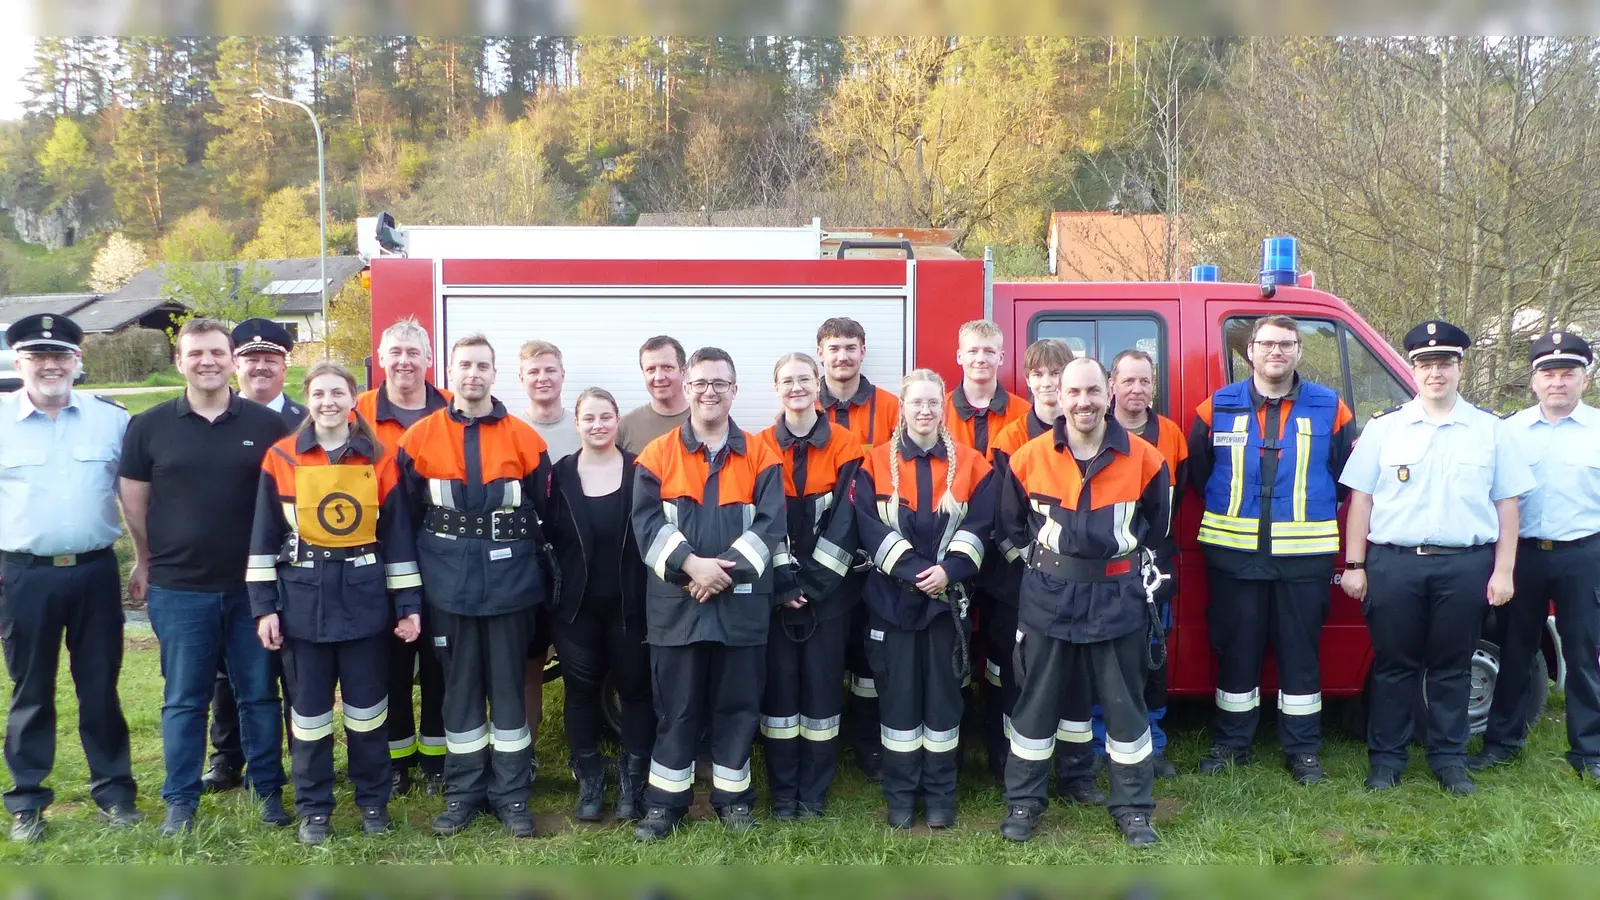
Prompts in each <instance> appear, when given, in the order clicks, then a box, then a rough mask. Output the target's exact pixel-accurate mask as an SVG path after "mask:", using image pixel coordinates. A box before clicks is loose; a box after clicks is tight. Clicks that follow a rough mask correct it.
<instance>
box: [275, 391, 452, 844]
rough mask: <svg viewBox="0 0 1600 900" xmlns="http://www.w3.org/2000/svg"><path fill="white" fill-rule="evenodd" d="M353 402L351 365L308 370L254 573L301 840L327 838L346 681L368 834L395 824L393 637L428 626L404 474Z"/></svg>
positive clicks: (281, 447) (278, 451)
mask: <svg viewBox="0 0 1600 900" xmlns="http://www.w3.org/2000/svg"><path fill="white" fill-rule="evenodd" d="M355 398H356V380H355V378H354V377H353V376H351V374H350V373H349V372H348V371H346V370H345V369H344V367H342V366H339V365H337V364H335V363H331V362H321V363H317V364H316V365H314V366H312V367H311V370H310V371H309V372H307V373H306V379H305V405H306V408H307V410H308V411H309V415H308V416H307V417H306V419H305V421H303V422H302V423H301V424H300V427H299V429H298V430H296V431H295V432H294V433H293V434H291V435H289V436H288V437H286V438H284V439H283V440H281V441H279V442H278V443H276V444H274V445H273V446H272V448H271V449H270V450H268V451H267V455H266V458H265V459H264V460H263V461H262V463H261V468H262V476H261V489H260V491H259V492H258V494H257V498H256V515H255V525H254V529H253V533H252V535H251V538H250V559H249V568H248V569H247V571H246V575H245V580H246V581H247V582H248V584H249V588H250V611H251V613H252V614H253V615H255V617H256V632H257V634H258V636H259V637H260V639H261V643H262V645H264V646H265V647H266V648H267V649H268V650H281V651H282V653H283V670H284V679H285V681H286V682H287V683H288V687H289V696H288V698H287V701H288V705H289V710H290V744H289V753H290V761H291V769H292V772H293V777H294V805H295V812H296V813H297V814H298V815H299V817H300V829H299V838H300V840H301V842H303V843H306V844H313V845H315V844H321V843H322V842H323V841H326V840H327V839H328V835H329V832H330V828H329V824H328V818H329V815H330V814H331V813H332V812H333V744H334V739H333V718H334V717H333V696H334V690H335V689H336V688H337V689H338V691H339V693H340V696H341V698H342V700H343V706H344V728H345V735H346V743H347V746H348V750H349V758H350V759H349V774H350V782H351V784H352V785H353V786H354V787H355V799H356V805H357V806H358V807H360V809H361V829H362V831H364V832H365V833H367V834H369V835H374V834H380V833H382V832H385V831H388V830H389V828H390V820H389V810H388V805H389V791H390V769H389V744H388V735H387V732H386V731H385V729H384V723H385V721H386V720H387V719H388V710H389V700H388V694H389V686H388V676H387V673H388V665H389V635H390V633H391V632H392V633H393V634H394V635H395V636H397V637H399V638H400V639H401V640H404V641H407V642H411V641H415V640H416V639H417V635H418V632H419V631H420V630H421V618H420V613H421V606H422V598H421V590H420V589H421V587H422V579H421V576H420V575H419V574H418V571H417V555H416V547H415V542H414V534H413V529H412V526H411V522H410V516H409V514H408V512H407V510H406V506H405V503H404V502H403V499H402V494H401V492H400V491H398V490H396V489H395V488H396V487H397V485H398V482H399V473H398V469H397V468H396V466H395V463H394V456H393V453H392V448H387V447H384V446H383V445H382V444H380V443H379V442H378V439H377V436H376V435H375V434H374V433H373V430H372V427H371V425H370V424H368V423H367V421H366V420H365V419H363V418H361V417H360V416H359V415H355V414H354V412H353V411H354V409H355Z"/></svg>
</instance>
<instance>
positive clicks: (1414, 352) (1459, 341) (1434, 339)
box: [1405, 319, 1472, 362]
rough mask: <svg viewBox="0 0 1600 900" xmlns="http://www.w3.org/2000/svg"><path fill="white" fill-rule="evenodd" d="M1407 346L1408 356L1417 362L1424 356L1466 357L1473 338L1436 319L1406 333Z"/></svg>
mask: <svg viewBox="0 0 1600 900" xmlns="http://www.w3.org/2000/svg"><path fill="white" fill-rule="evenodd" d="M1405 344H1406V356H1408V357H1410V358H1411V360H1412V361H1413V362H1415V361H1416V360H1418V359H1420V358H1422V357H1424V356H1440V355H1443V356H1454V357H1457V358H1459V357H1462V356H1466V355H1467V348H1468V347H1470V346H1472V338H1470V337H1468V336H1467V333H1466V332H1465V331H1462V330H1461V329H1460V328H1459V327H1457V326H1455V325H1451V324H1450V323H1449V322H1445V321H1443V320H1440V319H1434V320H1433V321H1431V322H1423V323H1422V324H1421V325H1418V326H1417V327H1415V328H1413V329H1411V330H1410V331H1408V332H1406V340H1405Z"/></svg>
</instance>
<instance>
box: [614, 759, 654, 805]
mask: <svg viewBox="0 0 1600 900" xmlns="http://www.w3.org/2000/svg"><path fill="white" fill-rule="evenodd" d="M649 770H650V757H648V756H634V755H633V754H632V753H628V754H625V755H624V756H623V757H622V758H621V759H619V760H617V818H618V819H619V820H621V821H623V822H632V821H635V820H637V819H638V818H639V817H641V816H643V815H644V786H645V779H646V777H647V776H646V773H648V772H649Z"/></svg>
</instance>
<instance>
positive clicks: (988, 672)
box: [978, 338, 1105, 802]
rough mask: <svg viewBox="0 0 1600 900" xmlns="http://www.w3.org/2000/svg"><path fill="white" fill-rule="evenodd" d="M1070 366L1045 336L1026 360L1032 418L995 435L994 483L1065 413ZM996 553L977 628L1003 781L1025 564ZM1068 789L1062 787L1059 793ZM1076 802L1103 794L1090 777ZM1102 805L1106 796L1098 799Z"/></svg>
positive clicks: (986, 734)
mask: <svg viewBox="0 0 1600 900" xmlns="http://www.w3.org/2000/svg"><path fill="white" fill-rule="evenodd" d="M1069 362H1072V348H1070V347H1068V346H1067V344H1066V342H1065V341H1062V340H1058V339H1056V338H1043V339H1041V340H1037V341H1034V342H1033V344H1031V345H1030V346H1029V347H1028V352H1027V353H1026V354H1025V355H1024V356H1023V362H1022V367H1023V372H1024V374H1025V375H1026V376H1027V379H1028V392H1029V393H1030V394H1032V395H1033V405H1032V406H1031V407H1030V408H1029V409H1028V414H1027V415H1025V416H1022V417H1021V418H1017V419H1013V420H1012V422H1011V424H1010V425H1007V426H1006V427H1005V428H1004V429H1002V430H1001V431H1000V433H999V434H998V435H996V436H995V439H994V443H993V446H992V447H991V448H990V449H991V451H992V452H993V454H994V467H995V469H996V476H995V481H996V484H1002V483H1004V478H1003V475H1002V474H1000V473H1003V472H1004V470H1005V468H1006V466H1007V465H1008V464H1009V461H1010V457H1011V455H1012V454H1014V453H1016V452H1017V451H1018V450H1020V449H1022V445H1023V444H1026V443H1027V442H1029V441H1031V440H1033V439H1034V438H1036V437H1038V436H1039V435H1041V434H1044V433H1046V432H1048V431H1049V430H1050V429H1051V427H1052V424H1053V423H1054V422H1055V420H1056V418H1057V417H1058V416H1060V415H1061V372H1062V370H1063V369H1065V368H1066V366H1067V363H1069ZM994 548H995V552H994V553H991V554H989V555H988V558H986V559H985V560H984V564H983V573H982V574H981V575H980V576H979V580H978V603H979V607H978V608H979V613H978V626H979V627H980V628H982V629H983V647H984V656H985V659H984V666H983V679H984V684H985V685H986V687H985V694H984V700H983V718H982V725H983V742H984V747H985V749H986V750H987V754H988V757H989V770H990V772H991V773H993V774H994V776H995V777H996V778H997V779H999V780H1001V781H1004V780H1005V769H1006V755H1007V754H1008V753H1009V752H1010V747H1011V745H1010V743H1009V742H1010V731H1011V709H1012V707H1014V706H1016V703H1017V679H1016V677H1015V674H1014V673H1013V672H1012V670H1011V652H1012V650H1013V649H1015V647H1016V644H1017V590H1018V588H1019V586H1020V585H1021V584H1022V562H1021V557H1020V556H1019V555H1018V552H1017V548H1015V547H1013V546H1011V544H1010V542H1009V541H1007V540H1006V539H1005V535H1003V534H999V533H998V532H997V533H996V534H995V535H994ZM1066 787H1068V785H1066V784H1065V783H1062V784H1058V785H1057V790H1058V791H1061V790H1063V789H1064V788H1066ZM1070 787H1071V788H1072V790H1073V791H1074V792H1075V793H1079V794H1081V796H1075V797H1074V799H1077V800H1079V801H1080V802H1087V801H1089V800H1094V799H1096V797H1095V796H1094V795H1096V794H1098V793H1099V791H1098V789H1097V788H1095V787H1094V782H1093V780H1092V779H1084V780H1080V781H1079V782H1078V783H1076V784H1073V785H1071V786H1070ZM1098 799H1099V801H1100V802H1104V800H1105V798H1104V795H1099V797H1098Z"/></svg>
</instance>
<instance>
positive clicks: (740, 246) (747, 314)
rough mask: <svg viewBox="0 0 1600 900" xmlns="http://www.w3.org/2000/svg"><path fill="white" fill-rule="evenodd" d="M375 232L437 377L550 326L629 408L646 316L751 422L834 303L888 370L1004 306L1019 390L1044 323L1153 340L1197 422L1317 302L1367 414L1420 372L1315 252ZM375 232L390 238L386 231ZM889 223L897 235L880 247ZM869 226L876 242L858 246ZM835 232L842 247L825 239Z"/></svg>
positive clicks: (939, 357) (1475, 701)
mask: <svg viewBox="0 0 1600 900" xmlns="http://www.w3.org/2000/svg"><path fill="white" fill-rule="evenodd" d="M360 234H361V235H362V242H363V253H364V255H367V256H368V258H369V259H370V260H371V285H372V317H373V322H372V326H373V327H372V333H373V338H374V341H376V340H377V338H378V336H379V334H380V333H381V331H382V330H383V328H384V327H386V326H387V325H389V324H390V323H392V322H394V321H396V320H397V319H399V318H401V317H403V316H408V315H409V316H415V317H416V318H417V319H418V320H419V321H420V322H421V323H422V324H423V325H424V326H425V327H426V328H427V329H428V333H429V334H430V335H431V336H432V338H433V341H434V360H435V366H436V369H435V373H434V374H435V377H436V378H442V377H443V373H444V367H445V365H446V359H445V356H446V350H447V348H448V347H449V346H450V344H451V342H452V341H454V340H455V339H456V338H458V337H460V336H462V335H464V334H469V333H474V332H479V333H482V334H484V335H486V336H487V337H488V338H489V340H490V342H491V343H492V344H493V345H494V347H495V350H496V353H497V354H498V356H499V357H500V358H501V359H503V360H504V359H515V358H516V352H517V348H518V347H519V345H520V344H521V343H522V342H523V341H525V340H528V339H531V338H535V337H537V338H539V339H542V340H547V341H551V342H553V343H555V344H556V345H557V346H559V347H561V349H562V352H563V354H564V356H565V359H566V365H567V379H566V390H567V392H568V393H569V394H571V395H573V396H575V395H576V394H577V392H578V391H580V390H582V389H583V388H584V387H587V386H589V385H600V386H603V387H606V388H608V389H609V390H611V391H612V392H613V393H614V394H616V396H617V398H618V400H619V402H620V403H621V405H622V407H623V408H624V409H629V408H632V407H633V406H637V405H640V404H643V403H645V402H647V400H648V397H647V395H646V394H645V392H644V386H643V382H642V379H641V377H640V374H639V370H638V366H637V359H636V357H635V349H636V348H637V347H638V346H639V345H640V344H641V343H643V341H644V340H645V338H647V337H649V336H651V335H656V334H671V335H673V336H675V337H676V338H678V339H679V340H680V341H681V342H682V343H683V344H684V345H685V346H686V347H689V348H694V347H700V346H707V345H711V346H718V347H722V348H724V349H726V350H727V351H728V352H729V353H731V354H732V356H733V358H734V360H735V361H736V363H737V364H738V366H739V367H740V369H741V370H742V371H743V372H744V376H743V379H742V380H743V388H744V389H743V390H742V391H741V392H740V394H739V397H738V400H737V401H736V403H735V405H734V411H733V414H734V418H735V420H736V421H739V422H741V423H742V424H743V425H744V426H745V427H748V428H752V429H755V428H760V427H764V426H765V425H766V423H768V422H770V421H771V420H772V418H773V417H774V416H775V415H776V414H777V413H778V411H779V407H778V402H777V397H776V394H775V392H773V391H771V390H767V389H766V387H767V385H766V375H767V370H768V367H769V365H770V364H771V362H772V361H773V360H776V359H777V358H778V357H779V356H780V355H782V354H783V353H786V352H789V351H793V350H802V351H808V352H809V351H812V350H814V345H815V340H814V336H815V333H816V327H817V325H818V324H819V323H820V322H821V321H822V320H823V319H825V318H828V317H829V316H836V315H839V316H849V317H851V318H854V319H856V320H857V321H859V322H861V323H862V325H863V326H864V328H865V329H866V332H867V358H866V363H865V365H864V367H863V373H864V374H865V375H866V377H867V378H869V379H870V380H872V381H873V382H874V383H876V384H879V385H884V386H891V389H892V386H893V385H897V384H898V383H899V380H900V377H901V376H902V375H903V374H904V373H905V372H906V371H908V370H910V369H912V368H915V367H927V368H930V369H934V370H935V371H937V372H939V373H940V374H941V375H943V376H944V378H945V379H946V381H947V383H952V384H953V383H954V382H955V381H956V380H957V379H959V378H960V377H961V373H960V370H959V368H958V366H957V365H956V352H955V351H956V331H957V329H958V328H959V327H960V325H961V324H962V323H963V322H966V321H968V320H970V319H977V318H988V319H992V320H994V321H995V322H996V323H998V324H999V325H1000V327H1001V329H1002V330H1003V331H1004V332H1005V335H1006V346H1007V349H1008V351H1009V352H1008V355H1007V357H1006V362H1005V366H1004V369H1003V378H1004V381H1005V383H1006V385H1007V387H1009V388H1011V389H1012V390H1013V391H1016V392H1019V393H1026V379H1025V377H1024V374H1023V372H1022V356H1023V354H1022V349H1023V348H1025V347H1026V346H1027V345H1028V344H1029V343H1030V342H1032V341H1034V340H1037V339H1039V338H1044V337H1054V338H1061V339H1063V340H1065V341H1066V342H1067V343H1068V344H1069V345H1071V346H1072V348H1073V350H1074V351H1075V352H1078V353H1080V354H1081V353H1086V354H1088V355H1090V356H1094V357H1096V358H1098V359H1101V360H1102V361H1106V362H1109V361H1110V359H1111V358H1112V357H1113V356H1115V355H1116V354H1117V353H1118V352H1119V351H1121V350H1124V349H1127V348H1130V347H1137V348H1139V349H1141V350H1145V351H1147V352H1149V353H1150V354H1151V356H1152V357H1153V358H1154V359H1155V360H1156V361H1157V373H1156V385H1157V395H1156V407H1157V409H1158V410H1159V411H1161V412H1163V413H1164V414H1166V415H1167V416H1168V417H1170V418H1172V419H1174V420H1176V421H1177V422H1178V423H1179V424H1180V425H1181V426H1182V427H1184V428H1185V429H1187V428H1188V426H1189V425H1190V423H1191V422H1192V421H1193V415H1194V408H1195V406H1196V405H1197V404H1198V403H1199V402H1200V401H1201V400H1203V399H1204V398H1206V397H1207V396H1209V395H1210V394H1211V392H1213V391H1215V390H1216V389H1217V388H1219V387H1221V386H1222V385H1224V384H1227V383H1228V382H1230V381H1235V380H1238V379H1240V378H1243V377H1245V375H1246V374H1247V371H1248V368H1247V363H1246V361H1245V355H1244V354H1245V345H1246V343H1247V342H1248V340H1249V335H1250V328H1251V325H1252V323H1253V322H1254V320H1255V318H1256V317H1258V316H1261V315H1266V314H1271V313H1283V314H1287V315H1290V316H1293V317H1294V318H1295V319H1296V320H1298V321H1299V322H1300V323H1301V329H1302V335H1301V336H1302V339H1303V342H1304V348H1305V349H1304V358H1303V362H1302V367H1301V372H1302V374H1303V375H1304V376H1305V377H1307V378H1310V379H1313V380H1316V381H1318V382H1320V383H1322V384H1326V385H1329V386H1332V387H1334V388H1336V389H1337V390H1338V391H1339V392H1340V394H1341V395H1342V396H1343V397H1344V399H1345V402H1346V403H1348V404H1349V406H1350V407H1351V409H1353V410H1354V411H1355V414H1356V420H1357V422H1365V421H1366V420H1367V419H1368V417H1369V416H1370V415H1371V414H1372V413H1373V412H1376V411H1378V410H1380V409H1384V408H1387V407H1389V406H1392V405H1394V404H1397V403H1400V402H1403V401H1405V400H1407V399H1409V398H1410V397H1411V396H1412V393H1413V381H1412V379H1411V375H1410V372H1409V368H1408V366H1407V365H1406V363H1405V361H1404V359H1403V358H1402V357H1401V356H1400V355H1399V354H1398V353H1397V352H1396V351H1395V350H1394V349H1393V348H1391V347H1390V346H1389V345H1388V344H1387V343H1385V341H1384V340H1383V338H1382V337H1380V336H1379V335H1378V334H1377V332H1375V331H1374V330H1373V329H1372V328H1371V327H1370V326H1368V325H1367V323H1366V322H1364V321H1363V320H1362V319H1361V317H1360V316H1359V315H1357V314H1356V313H1355V311H1354V310H1352V309H1351V308H1350V306H1349V305H1348V304H1346V303H1345V302H1344V301H1343V300H1341V299H1339V298H1338V297H1335V296H1333V295H1332V294H1329V293H1327V292H1325V291H1320V290H1317V289H1316V288H1315V287H1314V283H1313V279H1312V277H1311V276H1310V275H1309V273H1308V274H1306V275H1296V276H1295V277H1293V278H1292V279H1290V283H1288V284H1284V285H1283V286H1281V287H1276V288H1275V290H1274V292H1273V293H1272V295H1271V296H1270V297H1264V296H1263V295H1264V294H1265V293H1267V292H1266V291H1265V290H1264V289H1263V288H1262V287H1261V286H1260V285H1258V284H1255V283H1221V282H1214V281H1213V282H1162V283H1132V282H1128V283H1106V284H1081V283H1063V282H1017V283H995V282H994V281H993V280H992V277H991V273H992V267H991V265H990V264H989V263H988V262H987V261H985V260H981V259H965V258H961V257H959V256H958V255H956V254H954V253H951V252H949V251H948V250H943V249H942V248H937V247H935V248H932V250H931V253H930V248H928V247H927V246H926V245H916V246H914V245H913V242H912V241H911V240H902V239H901V237H902V236H901V235H899V234H897V233H892V232H889V231H888V230H885V229H873V230H870V231H862V232H859V233H858V232H845V233H838V232H835V233H825V232H823V230H822V228H821V225H820V223H818V222H813V224H812V225H811V226H810V227H802V228H627V227H620V228H602V227H591V228H531V227H530V228H499V227H410V228H399V227H395V226H394V225H393V223H392V222H391V221H388V220H385V221H383V222H382V224H381V227H379V226H378V223H376V222H375V220H370V219H369V220H364V221H363V223H362V227H361V230H360ZM375 234H377V235H381V236H382V240H381V241H376V240H373V239H372V238H371V237H370V236H372V235H375ZM915 236H916V235H913V236H912V237H915ZM885 244H888V245H890V246H893V247H896V248H899V252H895V253H893V258H883V254H882V253H881V248H882V247H883V245H885ZM859 245H865V246H866V247H867V248H869V250H871V251H873V252H875V253H876V257H877V258H859V257H851V256H848V255H847V253H846V251H850V250H852V248H853V247H856V246H859ZM825 249H827V250H833V251H834V252H829V253H826V255H825ZM941 251H942V252H941ZM835 257H844V258H835ZM374 352H376V347H374ZM374 374H375V376H376V377H377V378H381V372H375V373H374ZM495 389H496V390H495V393H496V395H497V396H499V397H502V398H507V399H509V401H510V405H511V406H512V407H513V408H514V409H515V408H516V407H517V406H518V405H519V404H520V402H521V386H520V384H519V383H518V381H517V372H516V367H515V366H514V365H505V364H502V365H501V366H500V367H499V376H498V381H497V383H496V385H495ZM569 402H570V398H569ZM1199 520H1200V504H1199V501H1198V498H1196V497H1194V496H1193V493H1192V492H1189V494H1188V496H1187V497H1186V499H1185V500H1184V502H1183V503H1182V504H1181V506H1180V509H1179V513H1178V517H1177V528H1178V531H1179V535H1180V539H1181V541H1180V543H1181V552H1180V556H1179V570H1180V575H1179V593H1178V596H1177V598H1176V600H1175V602H1174V605H1173V620H1174V622H1173V628H1172V630H1171V632H1170V634H1169V641H1170V654H1171V688H1172V691H1173V693H1174V694H1175V695H1178V696H1185V697H1196V698H1198V697H1207V698H1209V697H1210V696H1211V695H1212V693H1213V691H1214V689H1215V677H1216V669H1215V662H1214V659H1213V656H1212V652H1211V648H1210V643H1209V638H1208V634H1207V631H1208V628H1207V623H1206V617H1205V609H1206V604H1207V600H1208V598H1207V590H1206V578H1205V569H1204V564H1203V560H1202V557H1201V555H1200V551H1199V548H1198V545H1197V544H1196V542H1195V533H1196V531H1197V530H1198V528H1199ZM1330 590H1331V591H1332V595H1333V602H1332V606H1331V608H1330V613H1329V617H1328V623H1327V626H1326V628H1325V629H1324V632H1323V644H1322V668H1323V692H1324V693H1325V694H1326V695H1328V696H1329V697H1332V698H1343V699H1345V700H1348V701H1350V702H1348V703H1345V704H1343V707H1344V715H1343V716H1342V718H1343V719H1344V720H1345V722H1346V723H1347V724H1349V725H1351V726H1359V725H1360V723H1361V722H1362V721H1364V718H1365V712H1364V705H1363V704H1362V702H1361V698H1362V696H1363V694H1364V690H1365V685H1366V682H1367V674H1368V669H1369V668H1370V666H1371V663H1372V648H1371V644H1370V642H1369V641H1368V638H1367V632H1366V626H1365V624H1364V622H1363V619H1362V617H1361V611H1360V607H1359V605H1358V604H1357V603H1355V602H1354V601H1351V600H1350V599H1349V598H1347V597H1346V596H1345V595H1344V594H1343V592H1342V591H1340V590H1339V589H1338V588H1337V586H1330ZM1548 632H1549V634H1548V636H1547V638H1546V644H1547V646H1546V648H1545V651H1544V653H1543V655H1542V658H1539V659H1536V661H1535V664H1536V665H1537V666H1539V667H1541V668H1542V669H1544V670H1545V672H1546V674H1547V675H1549V676H1550V677H1551V678H1554V679H1556V681H1557V683H1558V684H1559V683H1560V682H1561V679H1562V676H1563V675H1564V673H1562V672H1560V671H1559V670H1558V669H1557V668H1554V667H1549V668H1546V663H1545V660H1553V661H1559V660H1560V654H1559V653H1558V652H1555V648H1556V645H1555V644H1554V629H1553V627H1552V628H1550V629H1548ZM1557 665H1559V663H1558V662H1557ZM1497 672H1498V661H1497V653H1496V647H1495V646H1494V644H1493V643H1492V642H1490V641H1485V642H1484V643H1483V644H1482V645H1481V647H1480V649H1479V652H1478V654H1477V657H1476V658H1475V660H1474V667H1473V683H1472V709H1471V715H1472V721H1473V724H1474V728H1475V729H1478V730H1481V727H1482V724H1483V721H1484V719H1485V718H1486V717H1487V714H1488V706H1489V700H1490V698H1491V696H1492V692H1493V689H1494V682H1495V676H1496V674H1497ZM1274 682H1275V673H1273V672H1271V671H1270V666H1269V672H1268V673H1267V674H1266V676H1265V681H1264V683H1263V685H1262V687H1263V690H1275V688H1276V686H1275V683H1274ZM1535 683H1536V684H1538V685H1540V686H1541V689H1540V693H1539V696H1538V697H1537V698H1534V699H1535V700H1536V702H1537V705H1536V706H1531V707H1530V708H1531V709H1532V710H1535V711H1537V710H1542V708H1543V699H1544V693H1545V692H1547V691H1548V681H1547V679H1545V678H1537V679H1535Z"/></svg>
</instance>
